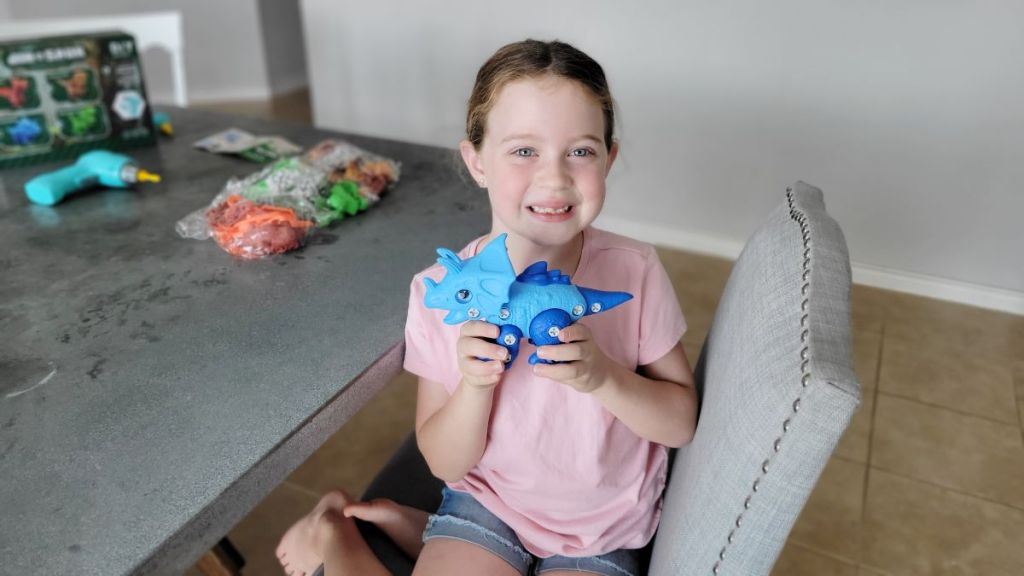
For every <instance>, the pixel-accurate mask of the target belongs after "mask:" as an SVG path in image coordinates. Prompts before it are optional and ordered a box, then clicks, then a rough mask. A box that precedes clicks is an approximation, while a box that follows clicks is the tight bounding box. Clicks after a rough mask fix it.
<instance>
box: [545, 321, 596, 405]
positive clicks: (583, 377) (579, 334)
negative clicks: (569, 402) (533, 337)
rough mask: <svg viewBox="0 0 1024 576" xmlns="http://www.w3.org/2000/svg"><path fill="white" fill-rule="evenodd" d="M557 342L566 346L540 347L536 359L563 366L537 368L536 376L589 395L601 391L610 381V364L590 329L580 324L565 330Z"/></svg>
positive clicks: (553, 365)
mask: <svg viewBox="0 0 1024 576" xmlns="http://www.w3.org/2000/svg"><path fill="white" fill-rule="evenodd" d="M558 339H559V340H561V341H562V342H563V343H562V344H552V345H549V346H540V347H538V348H537V356H538V357H539V358H541V359H543V360H557V361H559V362H561V364H534V366H533V373H534V374H536V375H537V376H541V377H544V378H550V379H551V380H555V381H557V382H561V383H562V384H566V385H568V386H571V387H572V388H574V389H576V390H577V391H579V392H584V393H590V392H593V391H594V390H597V389H598V388H600V387H601V386H602V385H603V384H604V383H605V380H606V378H607V375H608V363H609V362H610V360H608V357H607V356H605V354H604V352H602V351H601V349H600V348H598V346H597V343H596V342H594V340H593V338H592V337H591V333H590V329H589V328H587V327H586V326H584V325H583V324H580V323H578V322H577V323H576V324H573V325H572V326H567V327H565V328H563V329H562V331H561V333H559V334H558Z"/></svg>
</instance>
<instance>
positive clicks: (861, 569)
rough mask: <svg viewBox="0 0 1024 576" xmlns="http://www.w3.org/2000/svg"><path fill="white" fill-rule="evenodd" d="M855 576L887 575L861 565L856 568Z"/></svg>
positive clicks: (887, 574) (887, 575)
mask: <svg viewBox="0 0 1024 576" xmlns="http://www.w3.org/2000/svg"><path fill="white" fill-rule="evenodd" d="M857 576H889V573H888V572H882V571H881V570H876V569H874V568H870V567H868V566H863V565H861V566H857Z"/></svg>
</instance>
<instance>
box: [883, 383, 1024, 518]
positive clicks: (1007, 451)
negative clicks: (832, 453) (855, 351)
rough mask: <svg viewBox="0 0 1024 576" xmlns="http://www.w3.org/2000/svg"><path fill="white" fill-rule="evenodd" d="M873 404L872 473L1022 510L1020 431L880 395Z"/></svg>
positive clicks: (1023, 471)
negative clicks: (893, 475)
mask: <svg viewBox="0 0 1024 576" xmlns="http://www.w3.org/2000/svg"><path fill="white" fill-rule="evenodd" d="M875 401H876V405H875V421H874V430H873V433H872V444H871V466H872V467H876V468H881V469H884V470H887V471H889V472H893V473H896V474H900V475H901V476H907V477H910V478H915V479H919V480H923V481H925V482H929V483H932V484H937V485H940V486H945V487H948V488H952V489H955V490H960V491H962V492H966V493H968V494H973V495H975V496H979V497H981V498H985V499H988V500H993V501H995V502H1001V503H1004V504H1007V505H1010V506H1014V507H1017V508H1019V509H1024V481H1022V479H1024V446H1022V442H1021V434H1020V428H1019V427H1018V426H1016V425H1008V424H1000V423H998V422H993V421H991V420H986V419H983V418H977V417H974V416H968V415H965V414H960V413H956V412H951V411H949V410H945V409H942V408H936V407H933V406H926V405H924V404H920V403H918V402H913V401H911V400H905V399H902V398H896V397H893V396H889V395H887V394H885V393H884V392H882V391H880V392H879V394H878V397H877V398H876V400H875Z"/></svg>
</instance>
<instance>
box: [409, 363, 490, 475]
mask: <svg viewBox="0 0 1024 576" xmlns="http://www.w3.org/2000/svg"><path fill="white" fill-rule="evenodd" d="M493 397H494V388H493V387H490V388H479V387H475V386H471V385H467V384H466V383H465V382H460V383H459V387H458V388H456V389H455V393H454V394H452V395H451V396H449V395H448V391H447V390H445V389H444V386H443V385H442V384H441V383H439V382H433V381H431V380H427V379H426V378H420V379H419V388H418V390H417V393H416V444H417V445H418V446H419V448H420V452H422V453H423V457H424V458H425V459H426V461H427V465H428V466H429V467H430V472H431V473H433V475H434V476H437V477H438V478H440V479H441V480H444V481H445V482H456V481H458V480H461V479H462V477H463V476H465V475H466V473H467V472H469V471H470V470H471V469H472V468H473V466H476V463H477V462H479V461H480V458H481V457H482V456H483V454H484V447H485V446H486V445H487V426H488V424H489V422H490V418H491V401H492V399H493Z"/></svg>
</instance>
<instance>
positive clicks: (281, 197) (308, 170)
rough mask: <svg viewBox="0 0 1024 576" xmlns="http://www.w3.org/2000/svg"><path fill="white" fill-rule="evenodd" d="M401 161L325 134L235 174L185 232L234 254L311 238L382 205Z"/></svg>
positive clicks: (179, 227)
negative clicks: (296, 152)
mask: <svg viewBox="0 0 1024 576" xmlns="http://www.w3.org/2000/svg"><path fill="white" fill-rule="evenodd" d="M399 170H400V168H399V164H398V163H397V162H395V161H394V160H391V159H389V158H384V157H382V156H378V155H376V154H372V153H370V152H367V151H365V150H363V149H361V148H359V147H357V146H355V145H353V144H350V143H348V142H343V141H338V140H325V141H323V142H321V143H320V144H317V145H316V146H314V147H313V148H311V149H310V150H309V151H307V152H306V153H305V154H303V155H302V156H293V157H291V158H284V159H281V160H278V161H276V162H273V163H271V164H268V165H267V166H265V167H264V168H263V169H262V170H260V171H259V172H256V173H254V174H251V175H249V176H247V177H245V178H243V179H236V178H232V179H231V180H229V181H228V182H227V184H226V185H225V186H224V188H223V189H222V190H221V191H220V193H218V194H217V196H215V197H214V199H213V201H212V202H211V203H210V205H209V206H207V207H206V208H202V209H199V210H196V211H195V212H192V213H191V214H189V215H187V216H185V217H184V218H182V219H181V220H179V221H178V222H177V224H176V225H175V230H176V231H177V232H178V235H180V236H181V237H183V238H194V239H197V240H202V239H205V238H210V237H211V236H212V237H213V238H214V239H215V240H216V241H217V243H218V244H219V245H220V246H221V247H222V248H224V250H226V251H228V252H229V253H231V254H233V255H236V256H240V257H242V258H261V257H264V256H268V255H271V254H278V253H281V252H287V251H288V250H293V249H295V248H298V247H299V246H301V245H302V244H304V243H305V241H306V239H307V238H308V236H309V235H310V234H313V233H315V230H316V228H319V227H324V226H327V225H329V224H331V223H332V222H335V221H337V220H341V219H343V218H346V217H350V216H354V215H356V214H358V213H359V212H361V211H363V210H366V209H367V208H369V207H370V206H372V205H373V204H376V203H377V202H378V201H379V200H380V197H381V195H382V194H383V193H384V192H385V191H386V190H387V188H388V187H390V186H391V185H392V184H394V183H395V182H397V181H398V177H399Z"/></svg>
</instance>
